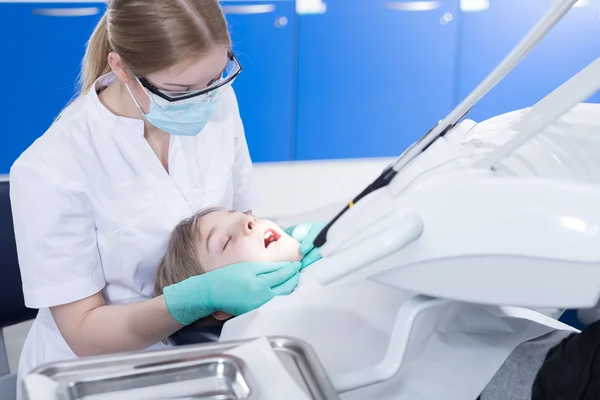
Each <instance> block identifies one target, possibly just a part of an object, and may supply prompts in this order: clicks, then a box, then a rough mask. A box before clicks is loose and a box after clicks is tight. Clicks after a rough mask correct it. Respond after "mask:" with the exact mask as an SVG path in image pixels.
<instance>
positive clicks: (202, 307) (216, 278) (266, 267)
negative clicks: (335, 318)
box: [163, 262, 301, 325]
mask: <svg viewBox="0 0 600 400" xmlns="http://www.w3.org/2000/svg"><path fill="white" fill-rule="evenodd" d="M300 268H301V264H300V263H299V262H294V263H290V262H279V263H251V262H246V263H240V264H233V265H229V266H226V267H223V268H219V269H216V270H214V271H211V272H207V273H205V274H202V275H197V276H192V277H191V278H188V279H186V280H184V281H182V282H179V283H176V284H174V285H170V286H167V287H165V288H164V289H163V296H164V299H165V303H166V304H167V309H168V310H169V313H170V314H171V315H172V316H173V318H175V320H177V322H179V323H180V324H182V325H189V324H192V323H194V322H196V321H197V320H199V319H200V318H203V317H206V316H208V315H210V314H212V313H214V312H216V311H223V312H225V313H227V314H231V315H235V316H237V315H241V314H244V313H247V312H249V311H252V310H254V309H256V308H258V307H260V306H262V305H263V304H265V303H266V302H268V301H269V300H271V299H272V298H273V297H275V296H278V295H287V294H290V293H291V292H292V291H293V290H294V289H295V288H296V286H297V285H298V280H299V279H300V274H299V273H298V272H299V271H300Z"/></svg>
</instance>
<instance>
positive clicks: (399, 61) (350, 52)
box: [296, 0, 459, 160]
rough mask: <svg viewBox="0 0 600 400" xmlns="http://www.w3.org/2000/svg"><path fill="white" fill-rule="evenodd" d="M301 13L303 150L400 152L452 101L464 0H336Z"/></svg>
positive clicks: (345, 154)
mask: <svg viewBox="0 0 600 400" xmlns="http://www.w3.org/2000/svg"><path fill="white" fill-rule="evenodd" d="M325 3H326V4H327V9H326V11H325V12H324V13H323V14H314V15H299V17H298V100H297V113H298V115H297V132H296V138H297V141H296V144H297V150H296V156H297V158H298V159H300V160H308V159H328V158H356V157H379V156H395V155H399V154H400V153H402V151H403V150H405V149H406V148H407V147H408V146H409V145H410V144H412V143H413V142H414V141H415V140H417V139H418V138H420V137H421V136H422V135H423V134H425V132H427V131H428V130H429V129H430V128H431V127H432V126H433V125H434V124H435V123H436V122H437V121H438V120H440V119H442V118H443V117H444V116H445V115H446V114H447V113H448V112H449V111H450V110H451V107H452V102H453V97H454V78H455V65H456V51H457V49H456V44H457V35H458V27H457V24H456V21H455V20H454V19H455V18H456V14H457V12H458V6H459V4H458V0H442V1H435V2H431V1H427V2H421V1H386V0H328V1H325Z"/></svg>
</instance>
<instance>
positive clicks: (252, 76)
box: [221, 0, 296, 162]
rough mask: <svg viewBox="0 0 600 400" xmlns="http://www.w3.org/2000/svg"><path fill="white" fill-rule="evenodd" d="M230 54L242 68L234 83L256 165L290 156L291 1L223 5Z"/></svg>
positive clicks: (243, 2) (292, 13)
mask: <svg viewBox="0 0 600 400" xmlns="http://www.w3.org/2000/svg"><path fill="white" fill-rule="evenodd" d="M221 4H222V6H223V11H224V12H225V14H226V16H227V21H228V24H229V31H230V34H231V38H232V41H233V50H234V52H235V54H236V56H237V58H238V59H239V61H240V64H241V65H242V67H243V71H242V73H241V74H240V76H239V77H238V78H237V79H236V81H235V82H234V88H235V90H236V94H237V98H238V103H239V107H240V113H241V116H242V120H243V122H244V127H245V130H246V138H247V140H248V147H249V148H250V155H251V157H252V159H253V161H255V162H263V161H287V160H290V159H291V158H292V156H293V147H292V146H293V134H294V133H293V132H294V113H295V110H294V104H293V100H294V90H295V76H296V75H295V74H296V70H295V67H294V65H295V64H294V63H295V52H296V49H295V10H294V1H293V0H285V1H281V0H279V1H269V2H255V1H247V0H246V1H223V2H221Z"/></svg>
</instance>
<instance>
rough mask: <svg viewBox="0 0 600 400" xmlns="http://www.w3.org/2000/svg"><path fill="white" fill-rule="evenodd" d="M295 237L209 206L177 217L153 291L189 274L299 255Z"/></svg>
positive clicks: (208, 321)
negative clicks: (177, 221) (185, 217)
mask: <svg viewBox="0 0 600 400" xmlns="http://www.w3.org/2000/svg"><path fill="white" fill-rule="evenodd" d="M299 249H300V243H299V242H298V241H296V240H295V239H293V238H292V237H290V236H289V235H288V234H286V233H285V232H284V231H283V230H282V229H281V228H280V227H278V226H277V225H276V224H274V223H273V222H271V221H268V220H257V219H256V218H254V217H252V216H249V215H246V214H243V213H241V212H235V211H230V210H226V209H223V208H209V209H206V210H202V211H200V212H198V213H196V214H195V215H193V216H192V217H190V218H188V219H186V220H184V221H182V222H180V223H179V224H178V225H177V226H176V227H175V229H174V230H173V233H172V234H171V239H170V241H169V246H168V248H167V252H166V254H165V257H164V258H163V260H162V262H161V263H160V265H159V266H158V268H157V270H156V273H155V279H154V293H155V295H156V296H160V295H161V294H162V292H163V289H164V288H165V287H166V286H169V285H172V284H174V283H178V282H181V281H183V280H185V279H187V278H189V277H191V276H194V275H200V274H203V273H205V272H210V271H213V270H215V269H217V268H221V267H224V266H226V265H230V264H236V263H240V262H279V261H300V260H301V259H302V256H301V255H300V251H299ZM229 318H231V315H229V314H226V313H223V312H220V311H219V312H216V313H213V314H212V315H211V316H208V317H205V318H202V319H201V320H199V321H197V322H196V323H195V324H194V326H220V325H223V324H224V323H225V321H226V320H227V319H229Z"/></svg>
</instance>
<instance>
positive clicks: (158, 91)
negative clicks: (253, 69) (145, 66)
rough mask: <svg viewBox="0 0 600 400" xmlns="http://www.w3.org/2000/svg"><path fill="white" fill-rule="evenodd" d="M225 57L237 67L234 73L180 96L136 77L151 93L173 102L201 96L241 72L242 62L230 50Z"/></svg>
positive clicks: (226, 82)
mask: <svg viewBox="0 0 600 400" xmlns="http://www.w3.org/2000/svg"><path fill="white" fill-rule="evenodd" d="M227 57H228V58H229V60H230V61H233V62H234V63H235V64H236V65H237V66H238V67H239V68H238V70H237V71H236V72H235V73H234V74H232V75H231V76H230V77H227V79H225V80H224V81H223V82H221V83H219V84H218V85H217V86H212V87H210V88H206V89H204V90H201V91H199V92H194V93H190V94H189V95H184V96H180V97H171V96H169V95H168V94H165V93H164V92H163V91H162V90H161V89H159V88H157V87H156V86H154V85H153V84H152V83H151V82H150V81H149V80H148V79H146V78H144V77H139V76H138V77H137V78H138V80H139V81H140V83H141V84H142V86H143V87H145V88H146V89H148V91H149V92H150V93H153V94H155V95H157V96H159V97H160V98H163V99H165V100H167V101H169V102H172V103H174V102H176V101H181V100H187V99H191V98H194V97H197V96H202V95H203V94H206V93H210V92H212V91H213V90H216V89H218V88H220V87H223V86H225V85H227V84H228V83H229V82H231V81H233V80H234V79H235V78H237V76H238V75H239V74H240V72H242V64H240V62H239V61H238V59H237V57H236V56H235V54H233V52H232V51H231V50H230V51H228V52H227Z"/></svg>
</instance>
